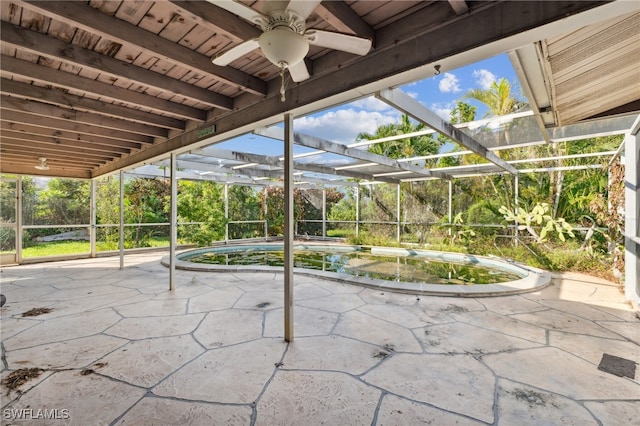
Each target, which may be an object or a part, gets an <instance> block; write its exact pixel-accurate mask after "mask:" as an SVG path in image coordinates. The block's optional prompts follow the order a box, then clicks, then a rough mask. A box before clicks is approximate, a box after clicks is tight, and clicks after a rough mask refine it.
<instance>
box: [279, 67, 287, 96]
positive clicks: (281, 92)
mask: <svg viewBox="0 0 640 426" xmlns="http://www.w3.org/2000/svg"><path fill="white" fill-rule="evenodd" d="M285 65H286V64H285V63H284V62H280V81H281V82H282V83H281V85H280V102H284V101H286V100H287V98H286V97H285V95H284V89H285V87H284V78H285V77H284V70H285Z"/></svg>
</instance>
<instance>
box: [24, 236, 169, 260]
mask: <svg viewBox="0 0 640 426" xmlns="http://www.w3.org/2000/svg"><path fill="white" fill-rule="evenodd" d="M149 244H150V247H168V246H169V239H168V238H153V239H151V240H149ZM127 248H130V247H127ZM90 250H91V247H90V244H89V241H52V242H49V243H40V244H38V245H35V246H32V247H26V248H23V249H22V257H23V258H28V257H41V256H61V255H65V254H84V253H89V251H90ZM96 250H97V251H109V250H118V245H117V243H116V244H107V243H104V242H99V241H98V242H96Z"/></svg>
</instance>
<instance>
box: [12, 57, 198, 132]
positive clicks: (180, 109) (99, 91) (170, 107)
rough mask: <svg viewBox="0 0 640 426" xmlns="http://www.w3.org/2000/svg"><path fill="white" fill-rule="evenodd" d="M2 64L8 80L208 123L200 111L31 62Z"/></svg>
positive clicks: (13, 61) (16, 60)
mask: <svg viewBox="0 0 640 426" xmlns="http://www.w3.org/2000/svg"><path fill="white" fill-rule="evenodd" d="M1 61H2V75H3V76H5V77H7V76H11V75H17V76H20V77H23V78H26V79H29V80H35V81H37V82H39V83H41V84H50V85H53V86H57V87H62V88H65V89H68V90H76V91H79V92H85V93H91V94H93V95H95V96H99V97H106V98H108V99H111V100H113V101H118V102H124V103H126V104H129V105H133V106H136V107H141V108H145V109H149V110H151V111H155V112H156V113H159V114H167V115H169V116H171V117H174V118H179V119H186V120H195V121H204V120H206V117H207V113H206V112H205V111H202V110H200V109H197V108H193V107H190V106H187V105H183V104H178V103H175V102H171V101H167V100H164V99H160V98H156V97H155V96H150V95H146V94H144V93H139V92H135V91H132V90H128V89H124V88H122V87H118V86H114V85H111V84H107V83H102V82H100V81H96V80H92V79H90V78H85V77H81V76H79V75H75V74H71V73H68V72H65V71H60V70H56V69H52V68H49V67H47V66H44V65H39V64H36V63H33V62H30V61H23V60H21V59H16V58H14V57H11V56H7V55H2V57H1Z"/></svg>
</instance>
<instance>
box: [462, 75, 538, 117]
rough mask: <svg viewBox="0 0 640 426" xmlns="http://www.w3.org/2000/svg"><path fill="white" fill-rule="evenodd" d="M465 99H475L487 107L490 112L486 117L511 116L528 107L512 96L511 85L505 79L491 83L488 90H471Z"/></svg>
mask: <svg viewBox="0 0 640 426" xmlns="http://www.w3.org/2000/svg"><path fill="white" fill-rule="evenodd" d="M464 98H465V99H475V100H476V101H478V102H481V103H483V104H484V105H486V106H487V107H488V108H489V110H488V111H487V113H486V114H485V117H491V116H500V115H507V114H511V113H513V112H516V111H518V110H519V109H520V108H522V107H524V106H525V105H527V103H526V102H524V101H522V100H520V99H518V98H516V97H514V96H512V94H511V83H509V81H508V80H507V79H506V78H504V77H503V78H501V79H499V80H496V81H494V82H493V83H491V86H490V87H489V88H488V89H487V90H482V89H472V90H469V91H468V92H467V94H466V95H465V96H464Z"/></svg>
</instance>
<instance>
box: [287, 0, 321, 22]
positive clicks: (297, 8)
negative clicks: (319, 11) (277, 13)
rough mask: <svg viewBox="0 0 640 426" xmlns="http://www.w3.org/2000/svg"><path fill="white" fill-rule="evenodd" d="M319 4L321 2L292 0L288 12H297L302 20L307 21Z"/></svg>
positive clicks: (315, 0) (316, 0) (318, 0)
mask: <svg viewBox="0 0 640 426" xmlns="http://www.w3.org/2000/svg"><path fill="white" fill-rule="evenodd" d="M319 4H320V0H291V1H290V2H289V5H288V6H287V10H292V11H294V12H296V13H297V14H298V15H300V17H301V18H302V20H304V21H306V20H307V18H308V17H309V15H311V14H312V13H313V11H314V10H315V9H316V7H317V6H318V5H319Z"/></svg>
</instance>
